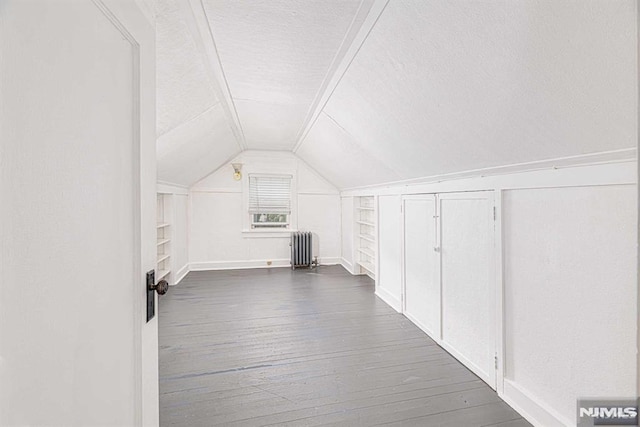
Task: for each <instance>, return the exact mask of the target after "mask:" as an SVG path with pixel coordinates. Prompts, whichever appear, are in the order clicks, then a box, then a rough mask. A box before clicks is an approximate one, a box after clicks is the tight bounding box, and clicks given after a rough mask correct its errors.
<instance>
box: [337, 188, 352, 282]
mask: <svg viewBox="0 0 640 427" xmlns="http://www.w3.org/2000/svg"><path fill="white" fill-rule="evenodd" d="M340 211H341V222H342V224H341V233H340V240H341V241H342V248H341V250H342V260H341V263H342V266H343V267H344V268H346V269H347V271H349V272H350V273H351V274H354V272H355V256H354V253H353V242H354V236H353V226H354V220H355V219H354V217H353V213H354V205H353V197H341V198H340Z"/></svg>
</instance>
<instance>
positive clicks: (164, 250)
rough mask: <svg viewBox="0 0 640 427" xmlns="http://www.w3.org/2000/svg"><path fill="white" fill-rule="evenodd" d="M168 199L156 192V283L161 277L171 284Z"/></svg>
mask: <svg viewBox="0 0 640 427" xmlns="http://www.w3.org/2000/svg"><path fill="white" fill-rule="evenodd" d="M168 203H170V200H169V199H168V197H167V196H166V195H164V194H158V208H157V229H158V232H157V236H158V241H157V247H158V252H157V253H158V258H157V263H158V264H157V268H156V283H157V282H158V281H160V280H162V279H164V280H166V281H167V282H169V284H171V224H170V218H169V215H168V212H170V209H169V206H168Z"/></svg>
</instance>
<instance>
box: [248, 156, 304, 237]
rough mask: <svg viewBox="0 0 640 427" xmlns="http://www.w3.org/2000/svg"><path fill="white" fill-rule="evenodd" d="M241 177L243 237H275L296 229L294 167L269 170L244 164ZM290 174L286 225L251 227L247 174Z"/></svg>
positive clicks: (286, 234)
mask: <svg viewBox="0 0 640 427" xmlns="http://www.w3.org/2000/svg"><path fill="white" fill-rule="evenodd" d="M244 169H245V170H244V171H243V172H244V173H243V175H244V177H243V179H242V213H243V215H242V237H244V238H265V237H266V238H269V237H272V238H275V237H280V238H282V237H287V238H289V237H290V236H291V233H292V232H295V231H298V230H297V228H298V191H297V173H296V170H294V169H289V168H286V169H285V168H282V169H278V168H275V169H271V170H269V171H264V170H259V169H254V168H252V167H251V166H250V165H245V168H244ZM250 175H264V176H283V175H286V176H290V177H291V187H290V191H291V195H290V196H291V199H290V200H291V213H289V214H288V216H287V219H288V221H287V223H288V227H286V228H283V227H257V228H254V227H253V214H251V213H249V176H250Z"/></svg>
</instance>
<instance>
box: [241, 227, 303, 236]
mask: <svg viewBox="0 0 640 427" xmlns="http://www.w3.org/2000/svg"><path fill="white" fill-rule="evenodd" d="M297 231H298V230H292V229H289V228H286V229H281V230H265V229H246V230H242V237H243V238H244V239H290V238H291V233H295V232H297Z"/></svg>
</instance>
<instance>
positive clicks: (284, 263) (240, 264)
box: [189, 259, 291, 271]
mask: <svg viewBox="0 0 640 427" xmlns="http://www.w3.org/2000/svg"><path fill="white" fill-rule="evenodd" d="M268 262H271V265H269V264H267V263H268ZM281 267H291V262H290V261H289V260H288V259H272V260H266V259H265V260H253V261H249V260H246V261H206V262H192V263H191V264H190V265H189V269H190V270H191V271H208V270H244V269H249V268H281Z"/></svg>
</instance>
